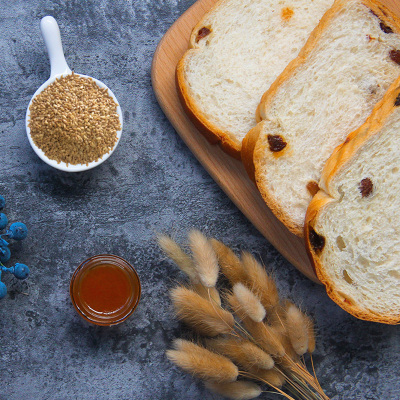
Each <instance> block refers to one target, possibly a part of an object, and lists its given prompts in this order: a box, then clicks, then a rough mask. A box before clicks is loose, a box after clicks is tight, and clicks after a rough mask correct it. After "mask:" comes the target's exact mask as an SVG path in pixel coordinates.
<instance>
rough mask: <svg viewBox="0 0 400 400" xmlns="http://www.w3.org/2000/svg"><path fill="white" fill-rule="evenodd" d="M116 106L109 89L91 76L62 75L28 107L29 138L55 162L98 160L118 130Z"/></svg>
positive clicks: (113, 142) (119, 126)
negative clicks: (102, 86) (100, 85)
mask: <svg viewBox="0 0 400 400" xmlns="http://www.w3.org/2000/svg"><path fill="white" fill-rule="evenodd" d="M117 107H118V105H117V104H116V103H115V101H114V99H113V98H112V97H111V96H110V95H109V93H108V90H107V89H105V88H103V89H102V88H100V87H99V86H98V85H97V84H96V82H95V81H94V80H93V79H90V78H83V77H80V76H78V75H76V74H74V73H72V74H71V75H67V76H65V77H61V78H59V79H56V81H55V82H53V83H52V84H50V85H49V86H48V87H47V88H46V89H44V90H43V91H42V92H41V93H40V94H39V95H37V96H36V97H35V99H34V100H33V102H32V104H31V106H30V108H29V111H30V119H29V123H28V126H29V128H30V134H31V137H32V140H33V142H34V143H35V144H36V146H37V147H39V148H40V149H42V150H43V152H44V153H45V155H46V156H47V157H48V158H50V159H51V160H56V161H57V162H58V163H60V162H61V161H63V162H65V163H66V164H86V165H87V164H89V163H90V162H92V161H98V160H99V159H100V158H101V157H102V156H103V155H105V154H107V153H109V152H110V151H111V150H112V149H113V148H114V146H115V144H116V142H117V131H119V130H120V129H121V124H120V120H119V116H118V113H117ZM99 139H101V140H99Z"/></svg>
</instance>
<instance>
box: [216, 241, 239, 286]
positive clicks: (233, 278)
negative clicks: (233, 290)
mask: <svg viewBox="0 0 400 400" xmlns="http://www.w3.org/2000/svg"><path fill="white" fill-rule="evenodd" d="M210 243H211V245H212V247H213V249H214V251H215V253H216V254H217V258H218V262H219V265H220V267H221V270H222V273H223V274H224V275H225V276H226V278H227V279H228V280H229V282H230V283H231V285H232V286H233V285H234V284H235V283H238V282H245V281H246V279H247V278H246V271H245V270H244V268H243V265H242V263H241V261H240V259H239V257H237V256H236V254H235V253H234V252H233V251H232V250H231V249H230V248H229V247H228V246H225V245H224V244H223V243H222V242H220V241H218V240H216V239H211V240H210Z"/></svg>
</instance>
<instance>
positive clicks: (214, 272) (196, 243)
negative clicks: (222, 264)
mask: <svg viewBox="0 0 400 400" xmlns="http://www.w3.org/2000/svg"><path fill="white" fill-rule="evenodd" d="M189 242H190V247H191V249H192V253H193V259H194V262H195V268H196V271H197V273H198V275H199V278H200V281H201V283H202V284H203V285H204V286H206V287H214V286H215V284H216V283H217V279H218V272H219V267H218V260H217V256H216V254H215V252H214V250H213V248H212V246H211V244H210V242H209V241H208V240H207V238H206V237H205V236H204V235H203V234H202V233H201V232H200V231H198V230H196V229H194V230H192V231H190V232H189Z"/></svg>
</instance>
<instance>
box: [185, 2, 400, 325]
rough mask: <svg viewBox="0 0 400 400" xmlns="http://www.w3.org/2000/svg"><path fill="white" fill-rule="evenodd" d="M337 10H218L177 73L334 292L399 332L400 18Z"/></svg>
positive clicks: (365, 8) (203, 117)
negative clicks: (301, 241)
mask: <svg viewBox="0 0 400 400" xmlns="http://www.w3.org/2000/svg"><path fill="white" fill-rule="evenodd" d="M328 3H329V2H323V1H320V2H319V1H313V2H310V1H303V0H298V1H295V2H293V3H290V4H289V2H286V1H285V0H282V1H279V0H254V1H250V0H222V1H220V2H218V3H217V6H216V7H215V8H214V9H213V10H212V11H211V12H210V13H209V14H207V15H206V17H205V18H204V19H203V20H202V21H201V22H200V23H199V24H198V25H197V26H196V27H195V29H194V31H193V33H192V37H191V44H190V47H191V49H190V50H188V52H187V53H186V54H185V56H184V57H183V59H182V60H181V61H180V63H179V64H178V67H177V80H178V86H179V88H178V91H179V93H180V96H181V99H182V104H183V105H184V107H185V109H186V111H187V112H188V114H189V115H190V116H191V117H192V119H193V121H194V122H195V123H196V125H197V126H198V127H199V128H200V129H201V130H202V132H203V133H205V134H206V135H207V136H208V137H209V139H211V140H213V141H214V142H221V144H222V147H223V149H224V150H225V151H227V152H229V153H230V154H232V155H234V156H238V154H239V153H240V155H241V159H242V161H243V163H244V165H245V168H246V170H247V171H248V173H249V175H250V177H251V178H252V179H253V180H254V181H255V183H256V185H257V187H258V189H259V191H260V193H261V195H262V196H263V198H264V200H265V202H266V203H267V205H268V206H269V207H270V208H271V210H272V211H273V212H274V213H275V215H276V216H277V217H278V218H279V219H280V220H281V221H282V222H283V223H284V224H285V225H286V227H287V228H288V229H289V230H290V231H291V232H293V233H294V234H296V235H298V236H305V241H306V247H307V250H308V252H309V255H310V259H311V260H312V262H313V263H314V266H315V270H316V274H317V276H318V278H319V279H320V280H321V282H322V283H324V284H325V286H326V288H327V291H328V294H329V296H330V297H331V298H332V299H333V300H334V301H335V302H336V303H337V304H339V305H340V306H341V307H342V308H344V309H345V310H346V311H348V312H349V313H351V314H352V315H354V316H356V317H358V318H361V319H366V320H371V321H377V322H384V323H399V322H400V295H398V294H397V290H396V289H397V285H398V283H400V266H399V265H400V239H398V238H399V237H400V235H399V234H400V204H399V203H400V200H398V199H397V198H398V197H399V195H398V193H397V192H398V191H400V186H399V183H398V181H400V180H399V179H398V177H400V161H398V160H397V158H398V157H397V155H398V154H400V78H399V76H400V19H399V18H397V17H396V16H395V15H394V14H393V13H392V12H391V11H390V10H389V9H387V8H386V7H384V6H383V5H382V4H381V3H380V2H378V1H377V0H335V2H334V3H333V5H332V6H331V4H328ZM330 3H332V2H330ZM329 6H331V7H330V8H328V7H329ZM326 9H327V11H326V12H325V13H324V11H325V10H326ZM284 10H285V11H284ZM289 10H292V11H293V10H295V11H294V13H292V12H291V11H289ZM297 14H299V15H301V18H299V19H298V20H296V19H295V18H296V17H295V16H297ZM308 15H309V18H308ZM277 16H280V20H279V22H278V19H277V18H276V17H277ZM286 17H287V19H286V20H285V18H286ZM320 18H321V19H320ZM319 19H320V20H319ZM318 20H319V22H318ZM295 21H296V22H295ZM291 22H295V23H294V26H293V27H290V28H289V24H290V23H291ZM313 25H316V26H315V28H314V29H312V26H313ZM306 32H307V34H306ZM275 33H276V34H275ZM296 35H297V36H299V37H298V38H297V39H295V36H296ZM300 36H301V37H300ZM301 41H304V42H305V44H304V46H303V47H302V48H301V50H300V52H299V54H298V55H297V57H295V54H296V53H297V52H298V51H299V48H300V47H301V45H300V43H301ZM290 60H291V61H290ZM284 65H286V66H284ZM279 70H281V71H282V72H281V73H279ZM275 78H276V79H275ZM263 91H265V92H264V94H263V95H262V97H261V101H258V100H257V97H258V96H261V92H263ZM253 116H254V117H253ZM255 121H257V124H255ZM335 149H336V150H335ZM399 198H400V197H399ZM310 202H311V204H310ZM307 210H308V211H307ZM306 213H307V216H306Z"/></svg>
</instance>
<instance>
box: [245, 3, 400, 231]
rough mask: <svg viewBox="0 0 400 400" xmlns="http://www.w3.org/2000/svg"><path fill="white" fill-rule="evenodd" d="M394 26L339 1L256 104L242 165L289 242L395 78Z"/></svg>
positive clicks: (387, 16)
mask: <svg viewBox="0 0 400 400" xmlns="http://www.w3.org/2000/svg"><path fill="white" fill-rule="evenodd" d="M399 33H400V22H399V19H398V18H396V17H395V16H394V15H393V14H392V13H391V12H390V11H389V10H388V9H386V8H384V7H383V6H381V5H380V4H379V3H378V2H376V1H374V0H338V1H336V2H335V4H334V5H333V7H332V8H331V9H330V10H329V11H328V12H327V13H326V14H325V15H324V17H323V18H322V19H321V21H320V23H319V25H318V26H317V28H316V29H315V30H314V32H313V33H312V34H311V36H310V38H309V40H308V41H307V43H306V45H305V47H304V48H303V49H302V51H301V52H300V54H299V56H298V57H297V58H296V59H295V60H293V61H292V62H291V63H290V64H289V65H288V67H287V68H286V69H285V71H284V72H283V73H282V74H281V75H280V76H279V78H278V79H277V80H276V81H275V82H274V83H273V84H272V86H271V88H270V89H269V90H268V91H267V92H266V93H265V95H264V96H263V99H262V102H261V103H260V105H259V107H258V116H259V119H262V121H261V122H260V123H259V124H258V125H257V126H256V127H255V128H254V129H252V130H251V131H250V132H249V134H248V135H247V136H246V138H245V140H244V142H243V151H242V159H243V161H244V164H245V166H246V169H247V170H248V172H249V173H250V175H252V176H253V177H254V179H255V181H256V183H257V186H258V188H259V190H260V192H261V194H262V196H263V197H264V199H265V201H266V202H267V204H268V205H269V207H270V208H271V209H272V210H273V211H274V213H275V214H276V215H277V217H278V218H280V219H281V221H282V222H284V223H285V224H286V226H287V227H288V228H289V229H290V230H291V231H292V232H293V233H295V234H297V235H299V236H302V235H303V226H304V217H305V213H306V210H307V206H308V204H309V202H310V200H311V198H312V196H313V195H314V194H315V193H316V191H318V181H319V179H320V177H321V171H322V168H323V166H324V164H325V162H326V160H327V159H328V158H329V156H330V155H331V154H332V151H333V150H334V148H335V147H336V146H338V145H339V144H340V143H342V142H343V141H344V139H345V138H346V136H347V135H348V134H349V133H350V132H352V131H353V130H355V129H356V128H358V127H359V126H360V125H361V124H362V123H364V122H365V120H366V118H367V117H368V116H369V114H370V113H371V111H372V109H373V107H374V105H375V104H376V103H377V102H378V101H379V100H380V99H381V98H382V97H383V95H384V93H385V92H386V90H387V89H388V88H389V86H390V84H391V83H392V82H393V81H394V80H395V79H396V78H397V76H398V75H399V74H400V65H399V64H400V34H399Z"/></svg>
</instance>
